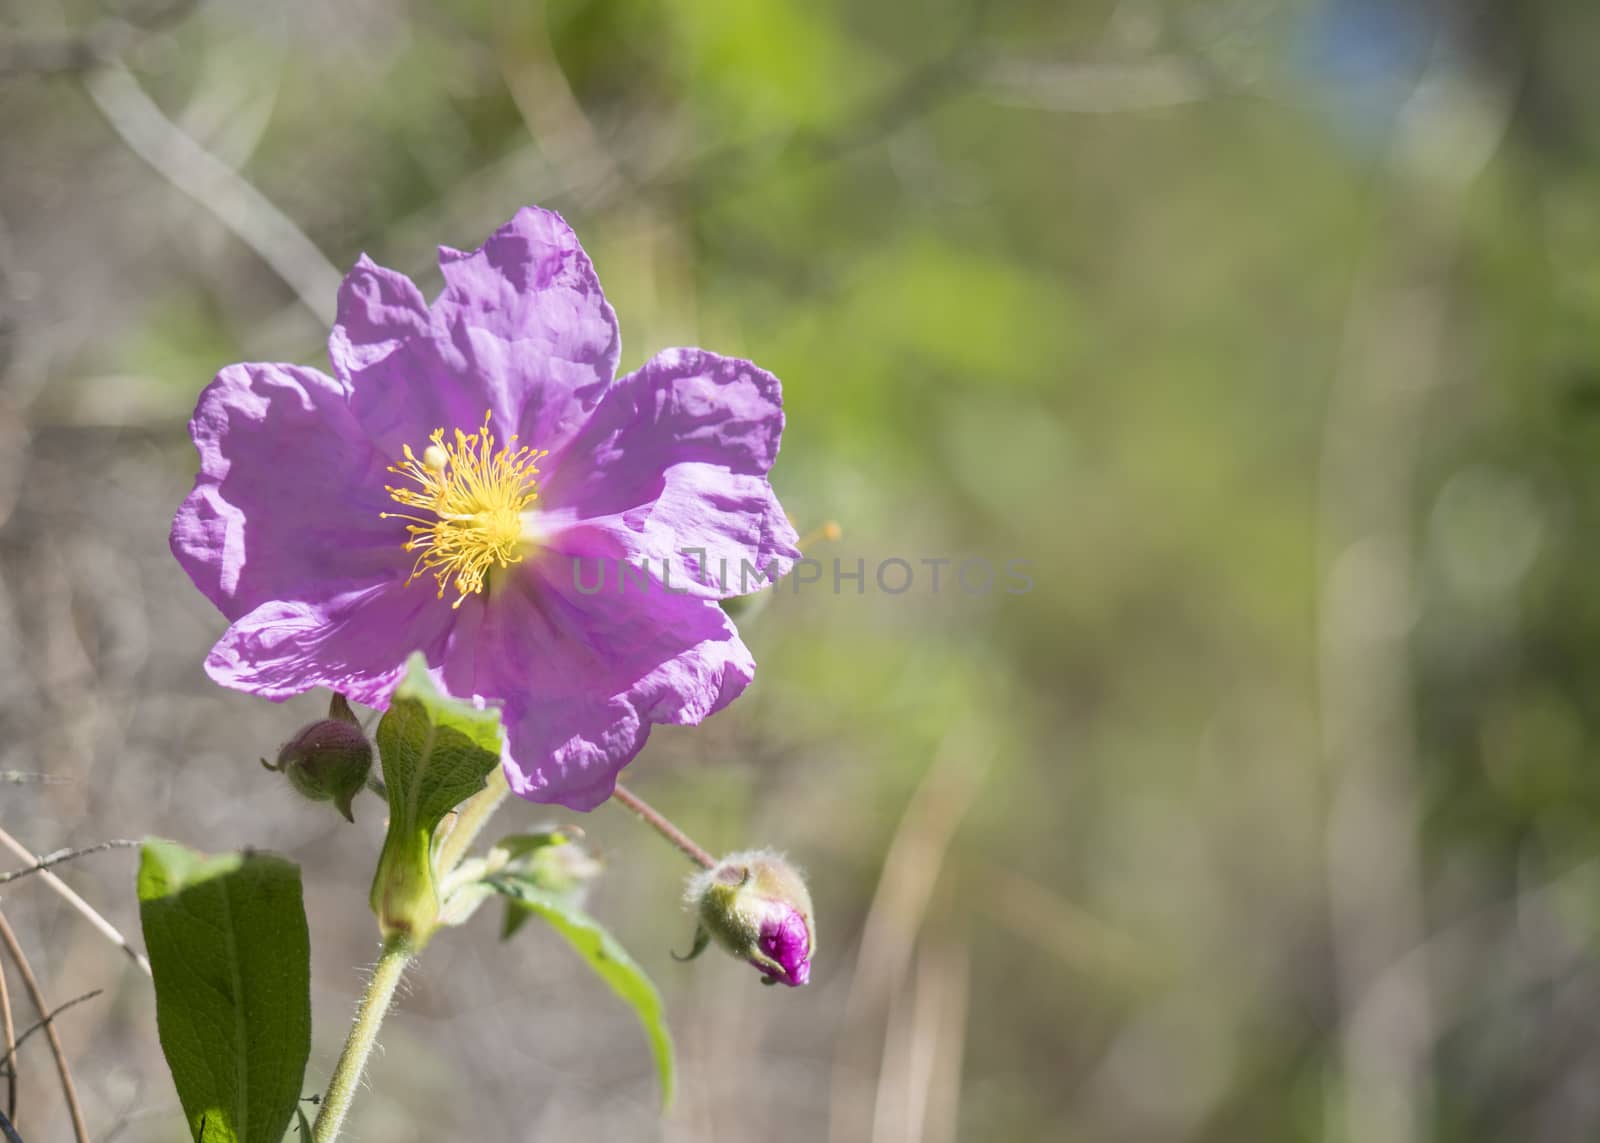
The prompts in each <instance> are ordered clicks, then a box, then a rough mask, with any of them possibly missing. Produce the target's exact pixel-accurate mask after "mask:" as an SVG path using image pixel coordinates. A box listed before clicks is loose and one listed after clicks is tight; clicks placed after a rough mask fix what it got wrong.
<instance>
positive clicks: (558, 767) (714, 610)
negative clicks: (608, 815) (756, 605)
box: [440, 561, 755, 810]
mask: <svg viewBox="0 0 1600 1143" xmlns="http://www.w3.org/2000/svg"><path fill="white" fill-rule="evenodd" d="M564 574H565V573H564V572H563V571H562V570H561V569H559V568H557V567H555V566H554V565H553V564H551V563H547V562H545V561H537V562H531V563H530V564H527V565H523V566H522V567H521V568H519V574H517V575H514V576H509V577H507V579H506V581H505V582H504V583H502V584H501V585H499V586H498V587H497V588H496V590H495V592H494V594H493V596H492V598H491V600H490V602H489V603H488V605H487V606H486V607H484V608H482V609H480V610H477V611H475V612H472V613H471V615H470V616H463V618H462V622H461V623H459V624H458V625H457V628H456V630H455V631H454V632H453V633H452V635H451V638H450V640H449V643H450V648H449V651H448V652H447V655H446V659H445V663H444V669H443V670H442V671H441V672H440V681H441V682H442V683H443V685H444V686H445V688H446V689H447V690H449V691H450V693H452V694H456V695H460V696H465V697H476V698H482V699H485V700H488V701H498V702H499V703H500V705H501V717H502V719H503V721H504V724H505V732H506V742H505V759H504V761H505V771H506V777H507V778H508V780H509V781H510V783H511V788H512V790H513V791H515V792H516V793H517V794H519V795H520V796H521V797H524V798H526V799H528V800H529V801H534V802H545V803H555V804H558V805H564V806H567V807H568V808H570V809H574V810H589V809H593V808H594V807H595V806H597V805H599V804H600V803H601V802H603V801H605V799H606V798H608V797H610V796H611V792H612V790H613V789H614V788H615V786H616V780H617V775H618V774H619V773H620V772H621V770H622V768H623V767H624V766H626V765H627V764H628V762H629V761H631V760H632V759H633V757H634V756H635V755H636V754H638V753H639V751H640V749H641V748H642V747H643V746H644V742H645V738H646V737H647V736H648V734H649V733H650V726H651V725H652V724H654V723H673V724H678V725H693V724H696V723H698V722H700V721H701V720H702V719H704V718H706V717H707V716H709V715H711V714H713V713H714V712H716V711H718V710H721V709H722V708H723V707H725V706H727V705H728V703H730V702H732V701H733V700H734V699H735V698H736V697H738V695H739V694H740V693H741V692H742V691H743V690H744V688H745V687H746V686H747V685H748V684H749V682H750V680H751V679H752V678H753V677H754V675H755V661H754V659H753V658H752V657H751V655H750V651H749V649H748V648H746V647H745V645H744V643H743V641H742V640H740V638H739V633H738V631H737V630H735V628H734V626H733V624H732V623H730V622H729V621H728V618H727V616H726V615H725V614H723V611H722V609H721V608H720V607H718V606H717V605H716V604H714V603H710V602H707V601H705V600H703V599H698V598H695V597H693V596H688V595H676V594H670V593H667V592H665V591H663V590H660V589H659V586H658V588H657V590H651V591H645V590H639V591H633V592H629V593H628V594H625V595H616V594H607V595H598V594H597V595H594V596H584V595H582V594H579V593H577V592H575V591H573V590H572V588H571V585H570V580H564V579H563V578H562V577H563V575H564ZM466 610H467V609H466V608H463V611H466Z"/></svg>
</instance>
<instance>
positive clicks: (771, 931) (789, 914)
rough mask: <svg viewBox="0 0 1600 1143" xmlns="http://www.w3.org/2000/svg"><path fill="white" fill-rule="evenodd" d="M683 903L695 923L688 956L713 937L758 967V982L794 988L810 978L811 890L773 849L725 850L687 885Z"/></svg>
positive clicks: (813, 944) (813, 939)
mask: <svg viewBox="0 0 1600 1143" xmlns="http://www.w3.org/2000/svg"><path fill="white" fill-rule="evenodd" d="M686 901H687V904H688V905H689V906H690V908H692V909H694V911H695V915H696V918H697V919H698V921H699V928H698V929H697V930H696V932H695V947H694V950H693V951H692V952H691V953H690V954H689V956H690V957H694V956H697V955H699V953H700V952H701V951H702V950H703V949H704V948H705V946H706V944H707V943H708V942H709V941H711V940H715V941H716V942H717V943H718V944H719V945H721V946H722V947H723V948H725V949H727V950H728V951H729V952H730V953H732V954H733V955H734V956H736V957H738V958H740V959H741V960H744V961H748V962H749V963H750V964H753V965H754V966H755V967H756V968H758V969H760V970H761V971H762V972H763V973H764V974H765V976H764V978H763V980H762V983H763V984H778V983H783V984H787V985H789V986H790V987H791V988H794V987H798V986H799V985H802V984H805V983H806V982H807V981H808V980H810V979H811V954H812V953H813V952H814V951H815V949H816V925H815V924H814V923H813V921H812V919H811V894H810V893H809V892H807V890H806V883H805V881H804V880H802V879H801V877H800V874H799V872H798V871H797V870H796V869H795V868H794V867H793V866H791V865H790V864H789V863H788V862H786V861H784V860H783V858H781V857H779V856H778V855H777V854H776V853H773V852H771V851H770V850H759V851H753V852H749V853H731V854H729V855H728V856H727V857H725V858H723V859H722V860H721V861H719V862H718V863H717V865H716V868H714V869H710V870H707V871H706V872H704V873H702V874H700V875H698V876H697V877H695V878H694V879H693V880H692V881H691V882H690V883H689V892H688V895H687V898H686ZM685 959H688V958H685Z"/></svg>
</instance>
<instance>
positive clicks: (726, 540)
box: [538, 349, 800, 599]
mask: <svg viewBox="0 0 1600 1143" xmlns="http://www.w3.org/2000/svg"><path fill="white" fill-rule="evenodd" d="M782 434H783V397H782V392H781V389H780V387H779V384H778V379H777V378H776V377H774V376H773V375H772V374H770V373H768V372H766V371H765V370H763V369H760V368H757V367H756V366H754V365H752V364H751V363H750V362H748V361H741V360H739V359H737V358H730V357H721V356H719V355H717V354H714V353H707V352H706V351H704V350H700V349H671V350H667V351H666V352H664V353H661V354H658V355H657V356H656V357H654V358H652V359H651V360H650V361H648V362H646V363H645V365H644V366H643V367H642V368H641V369H639V370H638V371H637V372H635V373H631V374H629V375H628V376H627V377H624V378H622V379H621V380H619V381H618V382H617V383H616V384H615V385H613V386H612V387H611V389H610V390H609V391H608V392H607V393H606V395H605V397H604V398H603V399H602V401H601V402H600V406H599V408H597V409H596V410H595V413H594V416H593V417H591V418H590V419H589V423H588V424H587V425H585V426H584V428H583V431H582V432H580V433H579V434H578V436H577V437H575V438H574V439H573V441H572V442H571V443H570V444H569V445H568V446H567V447H566V449H564V450H563V451H562V452H561V453H560V454H559V455H557V456H554V457H552V458H551V459H550V460H549V461H548V462H547V463H546V464H545V466H544V467H545V469H546V471H547V472H548V473H549V476H548V478H547V480H546V483H545V484H544V486H543V487H542V488H541V492H540V505H541V509H542V510H541V512H540V516H539V525H538V526H539V528H540V529H541V531H542V532H543V535H544V538H545V542H546V543H547V544H548V545H549V546H550V547H551V548H553V549H554V550H556V551H559V552H562V553H564V554H567V555H571V556H581V557H585V558H592V559H596V560H611V561H614V560H618V559H622V560H627V561H628V562H630V563H637V562H639V561H648V562H649V563H650V565H651V566H652V567H653V568H654V569H657V571H658V574H661V575H663V576H664V577H665V578H666V579H667V580H668V581H669V582H670V583H671V584H672V585H673V586H682V587H687V588H689V589H690V590H691V591H692V592H693V593H694V594H696V595H700V596H702V597H705V598H711V599H722V598H726V597H728V596H730V595H739V594H744V593H746V592H749V591H753V590H755V589H756V588H757V587H759V586H760V585H761V584H762V583H763V582H764V579H763V578H762V577H763V576H770V578H776V577H777V576H778V575H780V574H782V573H783V572H786V571H787V570H788V567H789V565H790V564H791V563H792V562H793V561H794V560H795V559H797V558H798V557H799V554H800V553H799V551H798V549H797V548H796V547H795V541H796V536H795V532H794V528H793V527H792V526H791V525H790V523H789V520H788V518H787V517H786V516H785V515H784V513H783V509H782V507H781V506H780V505H779V504H778V499H777V496H776V495H775V494H774V493H773V491H772V486H771V484H769V483H768V481H767V473H768V471H769V470H770V469H771V467H772V463H773V461H774V460H775V459H776V458H777V455H778V444H779V440H780V438H781V436H782ZM664 566H665V569H666V570H664V571H663V570H661V569H663V567H664Z"/></svg>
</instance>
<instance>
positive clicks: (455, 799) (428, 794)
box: [372, 654, 500, 941]
mask: <svg viewBox="0 0 1600 1143" xmlns="http://www.w3.org/2000/svg"><path fill="white" fill-rule="evenodd" d="M377 738H378V754H379V757H380V758H381V759H382V763H383V782H384V785H385V787H386V788H387V790H388V794H389V833H388V835H387V836H386V837H385V838H384V841H383V853H382V855H381V856H380V857H379V859H378V873H377V876H376V877H375V878H374V879H373V882H372V911H373V912H374V913H376V914H377V915H378V925H379V928H381V929H382V930H383V935H384V937H385V938H386V939H387V938H389V937H391V936H396V935H403V936H408V937H411V938H413V939H415V940H418V941H423V940H426V939H427V937H428V935H429V934H430V933H431V932H432V930H433V928H434V927H435V925H436V924H437V922H438V917H439V894H438V890H437V889H436V887H435V886H434V881H433V856H432V853H433V835H434V831H436V830H437V829H438V828H439V823H440V822H441V821H443V820H444V816H445V815H446V814H448V813H449V812H450V811H451V810H453V809H455V808H456V807H457V806H458V805H460V804H461V803H462V802H464V801H466V800H467V799H468V798H470V797H472V795H473V794H476V793H477V792H478V791H479V790H481V789H483V788H484V784H485V779H487V778H488V776H489V775H490V774H492V773H493V772H494V768H495V767H496V766H498V765H499V764H500V714H499V712H498V711H496V710H479V709H478V708H476V707H474V706H473V705H472V704H470V703H465V702H459V701H457V700H455V699H452V698H449V697H448V696H446V695H444V694H442V693H441V692H440V691H439V689H438V688H437V687H436V686H434V685H433V680H432V679H431V678H429V677H428V666H427V661H426V660H425V659H424V658H423V657H422V655H420V654H416V655H412V656H411V660H410V662H409V663H408V664H407V667H406V676H405V678H404V679H403V680H401V682H400V685H399V686H398V687H397V688H395V692H394V697H393V698H392V699H391V700H390V702H389V709H388V711H387V712H386V713H385V714H384V716H383V719H382V720H381V721H380V722H379V723H378V734H377Z"/></svg>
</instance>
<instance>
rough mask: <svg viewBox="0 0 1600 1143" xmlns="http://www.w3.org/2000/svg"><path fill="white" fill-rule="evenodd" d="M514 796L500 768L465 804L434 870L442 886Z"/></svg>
mask: <svg viewBox="0 0 1600 1143" xmlns="http://www.w3.org/2000/svg"><path fill="white" fill-rule="evenodd" d="M510 793H511V787H510V786H508V785H506V776H505V772H504V771H503V770H502V769H501V768H500V767H499V766H496V767H495V768H494V773H492V774H490V775H489V777H488V779H487V780H486V782H485V784H484V787H483V789H481V790H479V791H478V792H477V793H476V794H473V795H472V797H470V798H468V799H467V800H466V801H464V802H462V803H461V808H460V809H458V810H456V820H455V824H454V825H452V826H451V827H450V832H449V833H448V834H446V835H445V837H444V840H443V841H441V842H440V843H439V853H438V857H437V859H436V860H435V861H434V866H433V867H434V869H435V870H436V871H437V874H438V879H439V880H440V881H441V882H442V881H443V880H444V879H445V878H446V877H448V876H450V871H451V870H452V869H454V868H455V867H456V866H457V865H459V864H461V859H462V858H463V857H465V856H466V855H467V847H468V846H470V845H471V844H472V842H473V839H475V838H476V837H477V836H478V831H480V830H481V829H483V827H484V826H485V825H486V824H488V821H489V818H490V817H491V816H493V814H494V812H495V811H496V810H497V809H499V808H500V803H501V802H503V801H505V800H506V798H507V796H508V795H510Z"/></svg>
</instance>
